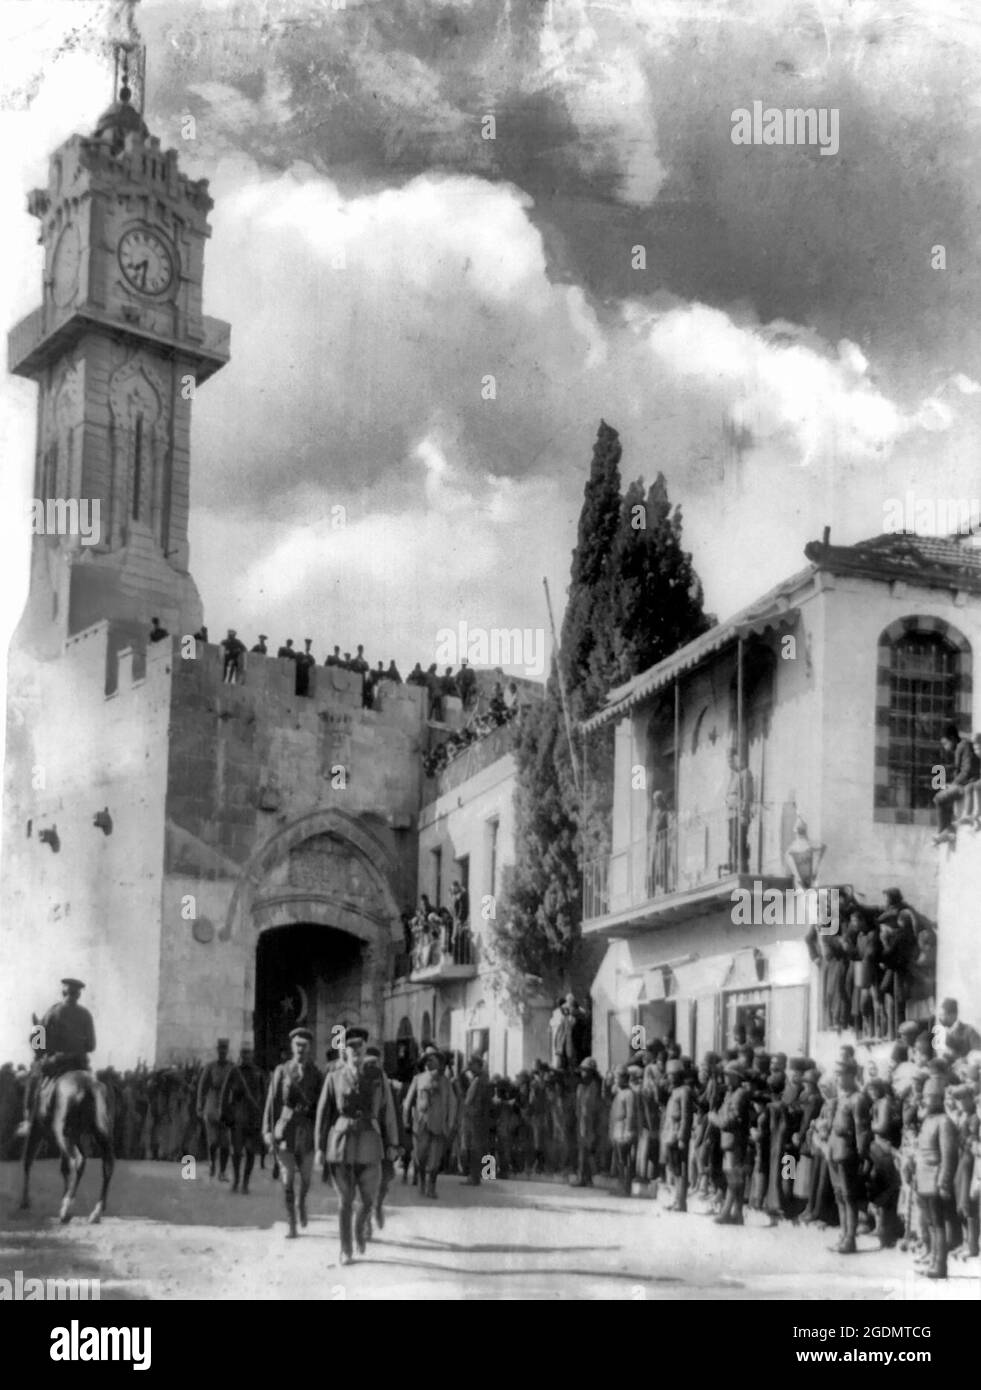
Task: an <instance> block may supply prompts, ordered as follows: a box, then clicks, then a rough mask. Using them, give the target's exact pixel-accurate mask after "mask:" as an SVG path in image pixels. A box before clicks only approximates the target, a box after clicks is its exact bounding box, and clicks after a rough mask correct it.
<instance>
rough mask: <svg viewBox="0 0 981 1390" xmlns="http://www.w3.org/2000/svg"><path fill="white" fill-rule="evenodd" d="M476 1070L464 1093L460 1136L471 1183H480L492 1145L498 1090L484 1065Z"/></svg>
mask: <svg viewBox="0 0 981 1390" xmlns="http://www.w3.org/2000/svg"><path fill="white" fill-rule="evenodd" d="M471 1066H473V1064H472V1063H471ZM473 1073H474V1074H473V1080H472V1081H471V1082H470V1085H469V1086H468V1087H467V1090H466V1094H465V1095H464V1097H463V1109H462V1118H461V1124H460V1140H461V1148H462V1149H463V1151H464V1153H465V1154H466V1158H465V1159H464V1163H465V1165H466V1169H467V1177H466V1182H467V1183H469V1185H470V1186H471V1187H479V1186H480V1169H481V1164H482V1162H483V1159H484V1156H485V1154H488V1153H489V1152H490V1147H491V1132H490V1131H491V1108H492V1105H493V1100H494V1092H493V1088H492V1086H491V1083H490V1081H489V1080H488V1079H487V1077H486V1076H485V1075H484V1068H483V1066H477V1067H475V1068H473Z"/></svg>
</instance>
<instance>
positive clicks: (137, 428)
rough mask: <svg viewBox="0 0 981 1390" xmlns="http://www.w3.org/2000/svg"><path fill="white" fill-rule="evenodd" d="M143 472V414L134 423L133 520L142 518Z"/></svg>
mask: <svg viewBox="0 0 981 1390" xmlns="http://www.w3.org/2000/svg"><path fill="white" fill-rule="evenodd" d="M142 474H143V416H142V415H137V417H136V420H135V422H134V424H133V520H134V521H139V519H140V483H141V480H142Z"/></svg>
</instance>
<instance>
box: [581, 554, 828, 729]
mask: <svg viewBox="0 0 981 1390" xmlns="http://www.w3.org/2000/svg"><path fill="white" fill-rule="evenodd" d="M812 573H813V571H812V570H811V569H810V568H808V569H806V570H799V571H798V573H797V574H795V575H793V576H792V577H791V578H790V579H785V580H784V581H783V583H782V584H779V585H778V586H777V587H776V588H775V589H771V590H770V592H769V593H768V594H764V596H763V597H762V598H760V599H757V600H756V602H755V603H753V604H751V605H750V606H749V607H748V608H744V609H743V610H742V611H741V612H739V613H736V614H734V616H733V617H731V618H730V619H729V620H728V621H727V622H724V623H719V624H718V625H717V626H716V627H713V628H709V630H708V632H703V633H702V635H701V637H696V638H695V640H694V641H693V642H689V643H687V645H686V646H684V647H679V648H678V650H677V651H676V652H673V653H672V654H671V656H668V657H665V659H664V660H663V661H659V662H658V664H657V665H656V666H651V667H650V668H649V669H648V670H646V671H641V672H640V674H639V675H637V676H634V677H633V679H632V680H629V681H627V683H626V684H625V685H618V686H616V687H615V688H614V689H613V690H611V691H610V693H609V695H608V696H607V700H606V705H605V706H604V707H603V709H601V710H600V711H599V712H598V713H597V714H594V715H593V716H592V718H591V719H587V720H584V721H583V723H582V725H581V726H580V727H581V728H582V731H583V732H584V733H589V732H590V731H591V730H593V729H598V728H599V727H600V725H602V724H607V723H609V721H610V720H611V719H620V718H622V717H623V715H625V714H627V713H628V712H629V711H630V710H632V709H633V708H634V707H635V706H636V705H639V704H641V703H642V702H643V701H644V700H647V699H649V698H650V696H652V695H654V694H656V693H657V691H658V690H661V689H663V688H664V686H666V685H670V684H671V683H672V682H673V681H675V680H677V679H678V677H679V676H681V675H684V674H685V672H687V671H691V670H694V668H695V667H696V666H701V665H702V663H703V662H705V661H707V660H708V658H709V657H710V656H714V655H715V653H716V652H719V651H722V649H723V648H724V647H728V646H731V645H732V644H733V643H735V642H737V641H738V640H739V639H740V638H741V637H752V636H760V635H761V634H762V633H764V632H767V631H769V630H770V629H779V628H783V627H793V625H794V624H795V623H796V621H797V617H798V614H799V612H800V610H799V609H798V608H796V607H794V606H793V604H792V603H791V595H793V594H794V593H796V592H797V591H799V589H800V586H801V584H802V583H803V582H804V581H805V580H806V579H808V578H809V577H810V575H811V574H812Z"/></svg>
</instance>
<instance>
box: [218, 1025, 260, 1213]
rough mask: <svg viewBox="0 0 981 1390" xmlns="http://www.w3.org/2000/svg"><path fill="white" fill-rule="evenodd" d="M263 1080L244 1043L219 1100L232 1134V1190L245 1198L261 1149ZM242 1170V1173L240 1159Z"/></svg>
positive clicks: (253, 1056) (221, 1110)
mask: <svg viewBox="0 0 981 1390" xmlns="http://www.w3.org/2000/svg"><path fill="white" fill-rule="evenodd" d="M265 1083H266V1078H265V1077H264V1076H263V1074H262V1072H261V1071H260V1070H259V1068H258V1067H257V1066H256V1064H255V1054H254V1052H253V1050H252V1045H251V1043H243V1044H242V1050H241V1052H240V1053H239V1063H238V1066H237V1067H232V1068H231V1069H230V1071H229V1072H228V1075H227V1076H226V1077H225V1082H224V1085H223V1086H222V1089H221V1098H220V1100H219V1103H218V1104H219V1113H220V1114H221V1118H222V1121H223V1122H224V1123H226V1124H227V1125H228V1126H229V1128H230V1129H231V1135H232V1179H233V1180H232V1191H233V1192H237V1191H238V1190H239V1181H240V1180H241V1184H242V1195H243V1197H244V1196H247V1195H248V1191H249V1178H250V1177H251V1176H252V1169H253V1166H254V1164H255V1158H256V1154H257V1153H259V1152H261V1149H262V1109H263V1104H264V1102H265V1091H266V1084H265ZM243 1155H244V1157H245V1169H244V1172H243V1170H242V1157H243Z"/></svg>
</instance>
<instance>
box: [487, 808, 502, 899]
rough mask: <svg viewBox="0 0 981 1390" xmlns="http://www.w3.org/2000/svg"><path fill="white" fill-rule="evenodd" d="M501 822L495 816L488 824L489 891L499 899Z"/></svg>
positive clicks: (493, 896)
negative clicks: (498, 853)
mask: <svg viewBox="0 0 981 1390" xmlns="http://www.w3.org/2000/svg"><path fill="white" fill-rule="evenodd" d="M500 828H501V822H500V821H499V820H498V818H497V817H496V816H495V817H494V819H493V820H489V821H488V822H487V891H488V893H489V894H490V895H491V897H492V898H496V897H497V839H498V832H499V830H500Z"/></svg>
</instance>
